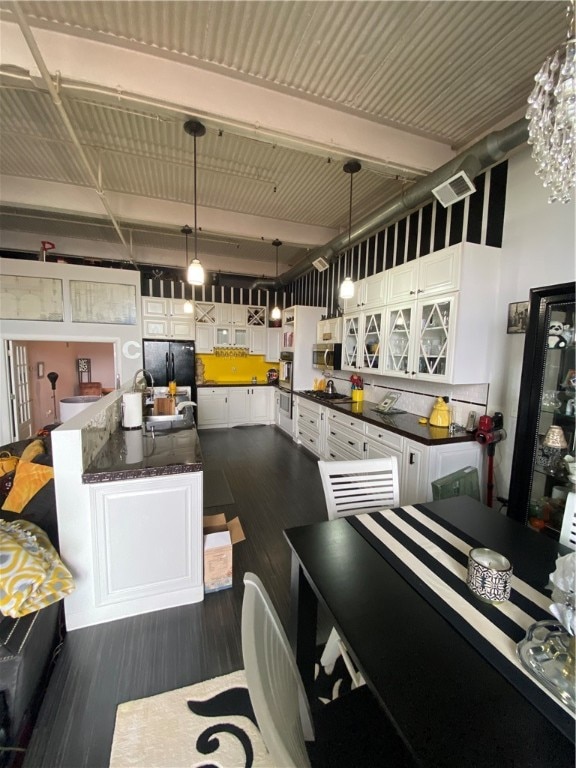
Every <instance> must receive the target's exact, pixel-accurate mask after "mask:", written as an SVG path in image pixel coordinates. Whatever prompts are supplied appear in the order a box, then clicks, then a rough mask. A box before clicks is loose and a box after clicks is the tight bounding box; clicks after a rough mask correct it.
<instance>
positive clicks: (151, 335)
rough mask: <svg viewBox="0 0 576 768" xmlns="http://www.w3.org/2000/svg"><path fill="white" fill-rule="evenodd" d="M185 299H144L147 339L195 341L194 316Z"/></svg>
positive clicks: (143, 313) (143, 318)
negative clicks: (187, 309) (188, 310)
mask: <svg viewBox="0 0 576 768" xmlns="http://www.w3.org/2000/svg"><path fill="white" fill-rule="evenodd" d="M188 306H190V303H189V302H187V301H185V300H184V299H161V298H155V297H153V296H143V297H142V335H143V336H144V338H146V339H155V338H156V339H194V338H195V334H194V314H193V312H187V311H186V307H188Z"/></svg>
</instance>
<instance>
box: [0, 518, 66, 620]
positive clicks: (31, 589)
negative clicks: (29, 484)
mask: <svg viewBox="0 0 576 768" xmlns="http://www.w3.org/2000/svg"><path fill="white" fill-rule="evenodd" d="M75 588H76V587H75V584H74V580H73V578H72V574H71V573H70V571H69V570H68V569H67V568H66V566H65V565H64V563H63V562H62V561H61V560H60V558H59V557H58V553H57V552H56V550H55V549H54V547H53V546H52V544H51V543H50V540H49V539H48V536H47V535H46V534H45V533H44V531H43V530H42V529H41V528H39V527H38V526H37V525H34V523H30V522H28V521H27V520H18V521H16V522H11V523H9V522H8V521H6V520H0V612H2V613H3V614H4V616H10V617H12V618H13V619H17V618H20V617H21V616H26V615H27V614H28V613H32V612H33V611H37V610H39V609H40V608H45V607H46V606H47V605H51V604H52V603H55V602H57V601H58V600H61V599H62V598H63V597H65V596H66V595H69V594H70V593H71V592H73V591H74V589H75Z"/></svg>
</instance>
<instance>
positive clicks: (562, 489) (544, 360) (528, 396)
mask: <svg viewBox="0 0 576 768" xmlns="http://www.w3.org/2000/svg"><path fill="white" fill-rule="evenodd" d="M574 350H575V346H574V284H573V283H566V284H562V285H553V286H548V287H546V288H537V289H534V290H531V291H530V306H529V315H528V329H527V333H526V340H525V346H524V360H523V365H522V378H521V383H520V400H519V403H518V425H517V429H516V440H515V443H514V455H513V459H512V476H511V481H510V493H509V501H508V515H509V517H513V518H515V519H516V520H519V521H520V522H523V523H526V524H528V525H530V526H531V527H532V528H535V529H537V530H540V531H542V532H543V533H545V534H547V535H549V536H552V537H553V538H556V539H557V538H558V536H559V534H560V530H561V527H562V519H563V515H564V509H565V506H566V499H567V497H568V494H569V493H570V492H573V491H574V479H575V478H576V475H575V474H574V471H570V470H571V467H573V466H574V449H575V443H574V440H575V429H574V412H575V407H574V403H575V394H576V390H575V387H576V363H575V354H574Z"/></svg>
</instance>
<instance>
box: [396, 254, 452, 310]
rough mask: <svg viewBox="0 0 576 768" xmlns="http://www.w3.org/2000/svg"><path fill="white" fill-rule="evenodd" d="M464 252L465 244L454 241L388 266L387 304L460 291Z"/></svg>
mask: <svg viewBox="0 0 576 768" xmlns="http://www.w3.org/2000/svg"><path fill="white" fill-rule="evenodd" d="M461 255H462V246H461V245H455V246H453V247H451V248H445V249H444V250H442V251H438V252H437V253H431V254H429V255H428V256H423V257H422V258H420V259H415V260H414V261H409V262H407V263H406V264H402V265H401V266H399V267H394V268H393V269H390V270H388V281H387V290H386V299H385V301H386V304H393V303H394V304H395V303H397V302H400V301H407V300H411V299H416V298H427V297H428V296H435V295H437V294H441V293H447V292H449V291H457V290H458V289H459V287H460V266H461Z"/></svg>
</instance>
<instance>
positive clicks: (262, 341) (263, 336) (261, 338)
mask: <svg viewBox="0 0 576 768" xmlns="http://www.w3.org/2000/svg"><path fill="white" fill-rule="evenodd" d="M267 331H268V329H267V328H266V327H265V326H249V327H248V329H247V332H248V348H249V350H250V354H251V355H265V354H266V350H267V339H268V333H267Z"/></svg>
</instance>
